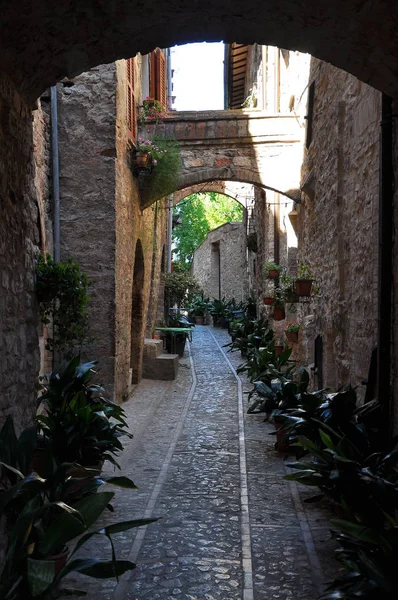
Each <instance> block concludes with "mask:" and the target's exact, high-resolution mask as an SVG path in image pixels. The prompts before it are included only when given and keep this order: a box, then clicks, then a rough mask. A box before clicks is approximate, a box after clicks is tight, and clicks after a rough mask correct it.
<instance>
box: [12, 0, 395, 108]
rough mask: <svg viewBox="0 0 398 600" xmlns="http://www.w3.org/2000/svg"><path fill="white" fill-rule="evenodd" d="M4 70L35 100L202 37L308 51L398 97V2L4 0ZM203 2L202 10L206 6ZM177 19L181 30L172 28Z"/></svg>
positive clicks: (209, 39) (205, 39) (175, 24)
mask: <svg viewBox="0 0 398 600" xmlns="http://www.w3.org/2000/svg"><path fill="white" fill-rule="evenodd" d="M3 4H5V6H2V26H1V29H0V31H1V35H0V39H1V44H0V71H4V72H6V73H8V74H9V75H10V77H11V78H12V79H13V81H14V82H15V83H16V84H17V87H18V89H19V90H20V91H21V92H23V94H24V95H25V97H26V98H27V99H28V100H30V101H34V99H35V98H37V97H38V95H39V94H40V93H41V92H42V91H43V90H44V89H45V88H46V87H48V86H49V85H50V84H53V83H55V81H57V80H59V79H61V78H62V77H64V76H72V77H73V76H75V75H77V74H79V73H81V72H83V71H87V70H88V69H90V68H91V67H93V66H95V65H98V64H103V63H107V62H112V61H114V60H116V59H118V58H128V57H130V56H132V55H134V54H135V53H137V52H142V53H146V52H149V51H150V50H152V49H153V48H154V47H156V46H160V47H170V46H172V45H173V44H182V43H188V42H193V41H214V40H221V39H223V40H224V41H226V42H234V41H239V42H241V43H246V44H251V43H254V42H257V43H260V44H270V45H274V46H278V47H280V48H288V49H292V50H300V51H302V52H308V53H310V54H312V55H313V56H316V57H318V58H320V59H322V60H324V61H326V62H330V63H332V64H334V65H336V66H338V67H340V68H342V69H344V70H346V71H348V72H350V73H352V74H353V75H355V76H356V77H358V78H359V79H361V80H362V81H365V82H366V83H369V84H370V85H372V86H374V87H375V88H378V89H380V90H382V91H384V92H387V93H389V94H390V95H393V96H394V95H397V94H398V79H397V77H396V73H397V68H398V37H397V35H396V30H397V24H398V4H397V3H392V2H390V1H388V0H378V2H377V3H376V4H375V5H374V3H363V2H358V0H346V1H345V2H344V3H342V2H341V1H340V0H330V1H329V2H328V3H326V4H325V3H323V2H319V0H307V2H305V3H303V2H294V1H293V0H278V1H276V0H264V1H263V2H261V3H259V2H258V1H257V0H248V1H247V2H246V3H245V5H244V7H242V5H241V3H238V2H236V1H235V0H233V1H232V2H228V3H226V2H225V1H224V0H202V2H201V3H200V8H199V6H198V4H197V3H190V2H183V3H181V2H179V0H170V1H169V2H167V3H162V4H159V3H158V2H155V0H148V1H147V2H145V3H141V2H138V1H137V0H114V1H113V2H101V3H98V6H97V4H95V6H94V5H93V3H92V2H91V0H80V2H78V3H76V2H74V1H73V0H58V2H57V3H56V4H54V3H49V2H47V0H35V2H34V3H33V2H32V0H19V1H17V2H14V3H3ZM198 8H199V10H198ZM170 23H172V26H171V27H170Z"/></svg>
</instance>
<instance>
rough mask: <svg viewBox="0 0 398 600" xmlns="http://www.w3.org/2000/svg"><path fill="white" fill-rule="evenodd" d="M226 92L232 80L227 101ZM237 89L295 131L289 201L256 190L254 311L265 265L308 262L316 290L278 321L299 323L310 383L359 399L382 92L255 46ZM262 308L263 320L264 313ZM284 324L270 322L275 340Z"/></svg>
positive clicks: (365, 359)
mask: <svg viewBox="0 0 398 600" xmlns="http://www.w3.org/2000/svg"><path fill="white" fill-rule="evenodd" d="M234 50H235V49H234V47H232V49H230V52H231V56H232V58H231V60H232V61H233V55H234V54H233V53H234ZM238 50H239V48H238ZM240 51H241V49H240ZM234 92H235V90H234V85H233V83H232V84H231V86H230V95H231V97H233V94H234ZM245 93H246V94H247V99H248V102H249V103H251V104H253V103H254V104H255V105H256V106H261V107H263V108H264V109H265V110H267V111H271V112H278V111H280V112H281V113H286V112H287V111H288V112H290V113H293V114H296V115H297V118H298V119H299V121H300V122H301V124H302V131H303V151H304V154H303V162H302V168H301V184H300V188H301V196H300V198H299V199H298V201H297V203H294V202H290V201H289V200H286V198H284V197H283V196H282V195H280V194H275V193H274V194H273V193H272V192H269V191H268V190H264V189H261V188H259V187H256V190H255V205H254V209H253V220H252V228H253V231H255V232H256V235H257V252H256V257H255V261H256V262H255V265H254V269H255V275H254V279H255V281H256V288H257V295H258V298H259V307H260V311H261V300H262V298H261V296H262V295H263V292H264V291H267V290H268V291H269V289H268V288H269V287H270V286H271V287H273V284H272V283H270V282H267V280H266V279H265V278H264V275H263V273H262V265H263V264H264V261H273V262H276V263H278V264H281V265H282V266H283V268H284V270H285V271H286V272H287V273H289V274H291V275H296V274H297V267H298V265H300V264H306V265H307V266H309V267H310V269H311V271H312V272H313V273H314V276H315V279H316V286H317V288H319V292H318V293H317V294H316V295H315V296H313V297H312V298H311V299H310V301H308V302H307V301H305V302H303V301H301V302H300V303H299V304H298V305H295V306H289V308H290V309H291V310H290V312H287V315H286V320H295V321H297V322H299V323H300V324H301V332H300V338H299V340H300V341H299V344H298V345H296V346H295V347H294V357H295V358H296V359H298V360H299V361H300V362H301V363H302V364H309V365H310V366H311V367H312V369H313V370H312V372H313V374H314V376H313V382H312V383H313V386H314V387H330V388H331V389H333V390H335V389H337V388H338V387H340V386H341V385H343V384H349V383H350V384H352V385H353V386H358V393H359V395H360V397H363V395H364V392H365V388H364V386H363V381H365V380H367V377H368V370H369V366H370V361H371V355H372V351H373V349H374V347H375V345H376V341H377V257H378V222H379V220H378V189H379V122H380V120H381V104H380V103H381V94H380V93H379V92H377V91H376V90H374V89H373V88H370V87H369V86H367V85H365V84H363V83H361V82H360V81H359V80H357V79H356V78H355V77H353V76H352V75H349V74H348V73H345V72H344V71H341V70H339V69H337V68H335V67H332V66H331V65H328V64H327V63H324V62H321V61H319V60H317V59H314V58H311V59H310V57H306V56H304V57H303V56H300V55H299V54H298V53H295V52H289V51H288V50H281V49H277V48H268V47H261V46H253V47H251V48H249V49H248V52H247V64H246V78H245ZM307 96H308V100H307ZM304 117H305V118H304ZM287 167H288V165H287ZM284 205H285V206H284ZM283 206H284V208H283ZM292 223H293V224H294V228H293V227H292ZM252 264H253V263H252ZM267 295H268V293H267ZM262 312H263V313H264V314H265V315H266V316H268V317H271V318H272V309H265V308H263V309H262ZM284 324H285V322H282V323H280V322H272V326H273V327H274V328H275V330H276V335H277V337H278V338H281V337H282V336H283V329H284Z"/></svg>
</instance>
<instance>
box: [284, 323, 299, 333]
mask: <svg viewBox="0 0 398 600" xmlns="http://www.w3.org/2000/svg"><path fill="white" fill-rule="evenodd" d="M300 327H301V325H300V324H299V323H295V322H294V321H292V322H291V323H287V324H286V327H285V331H289V332H290V333H298V332H299V331H300Z"/></svg>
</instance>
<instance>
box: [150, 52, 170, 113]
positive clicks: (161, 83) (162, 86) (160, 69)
mask: <svg viewBox="0 0 398 600" xmlns="http://www.w3.org/2000/svg"><path fill="white" fill-rule="evenodd" d="M150 97H151V98H154V99H155V100H158V101H159V102H161V103H162V104H163V105H164V106H167V95H166V59H165V57H164V54H163V52H162V51H161V50H160V48H156V49H155V50H152V52H151V84H150Z"/></svg>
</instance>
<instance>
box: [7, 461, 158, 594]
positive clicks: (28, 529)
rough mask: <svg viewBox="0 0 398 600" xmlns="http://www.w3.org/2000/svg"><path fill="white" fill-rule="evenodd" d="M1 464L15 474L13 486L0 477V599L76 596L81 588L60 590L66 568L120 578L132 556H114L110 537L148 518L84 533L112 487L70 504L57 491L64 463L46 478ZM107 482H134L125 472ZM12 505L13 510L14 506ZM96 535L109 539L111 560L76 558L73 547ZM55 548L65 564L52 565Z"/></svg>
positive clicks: (63, 481) (110, 495)
mask: <svg viewBox="0 0 398 600" xmlns="http://www.w3.org/2000/svg"><path fill="white" fill-rule="evenodd" d="M2 467H3V469H4V470H5V471H6V472H7V473H9V472H11V473H12V474H13V475H15V476H16V477H17V481H16V483H15V484H14V485H11V484H10V482H9V481H7V477H3V478H2V483H1V487H0V517H1V516H5V517H6V518H7V538H8V544H7V551H6V557H5V563H4V568H3V571H2V574H1V577H0V597H1V598H2V600H3V599H4V600H19V599H20V598H24V599H25V598H26V599H27V600H31V599H32V598H37V599H38V600H52V599H54V598H58V597H60V596H62V595H80V596H81V595H85V592H83V591H80V590H79V591H76V590H62V589H60V587H59V586H60V583H61V581H62V579H63V578H64V577H65V576H66V575H67V574H68V573H70V572H72V571H76V572H79V573H82V574H84V575H88V576H90V577H95V578H101V579H102V578H109V577H119V576H120V575H122V574H123V573H124V572H125V571H127V570H130V569H133V568H134V567H135V565H134V563H132V562H131V561H123V560H117V559H116V556H115V552H114V546H113V542H112V539H111V536H112V534H113V533H118V532H122V531H126V530H128V529H131V528H133V527H138V526H140V525H146V524H148V523H150V522H152V521H153V519H141V520H136V521H124V522H120V523H115V524H112V525H108V526H106V527H102V528H101V529H97V530H95V531H90V532H88V529H89V528H91V527H92V525H94V523H95V522H96V521H97V519H98V518H99V517H100V515H101V514H102V512H103V511H104V510H105V508H106V507H107V506H108V505H109V503H110V502H111V500H112V498H113V496H114V493H113V492H104V493H97V494H89V495H87V496H85V497H84V498H82V499H80V500H78V501H77V502H74V503H73V506H72V505H71V504H66V503H65V502H64V501H63V495H62V494H63V493H64V491H65V486H66V485H68V483H69V482H68V479H67V478H65V473H66V469H67V467H68V465H61V466H59V467H57V468H56V469H55V471H54V472H53V474H52V475H51V476H50V477H49V478H47V479H43V478H42V477H40V476H39V475H37V473H35V472H31V473H30V474H29V475H26V476H24V475H23V473H21V472H19V471H18V470H16V469H14V468H13V467H11V466H9V465H6V464H3V465H2ZM108 481H109V483H112V484H116V485H121V486H122V487H127V488H134V487H135V486H134V484H133V482H132V481H131V480H129V479H128V478H127V477H123V478H108ZM15 506H17V507H18V509H19V510H18V511H15ZM13 509H14V510H13ZM96 535H105V536H106V537H107V538H108V539H109V541H110V544H111V547H112V558H111V560H99V559H98V558H91V557H88V558H77V557H76V556H75V554H76V552H77V551H78V550H80V549H81V548H82V547H83V546H84V545H85V544H86V543H87V542H88V541H89V540H90V539H91V538H92V537H93V536H96ZM77 536H81V537H80V539H79V540H78V542H77V544H76V546H75V548H74V550H73V552H68V550H67V549H66V546H65V545H66V544H67V543H68V542H69V541H70V540H72V539H74V538H75V537H77ZM60 552H63V554H64V556H65V559H64V565H62V564H60V565H59V567H58V568H57V566H56V564H57V563H56V561H57V558H56V557H57V556H59V553H60ZM58 560H59V559H58Z"/></svg>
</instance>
